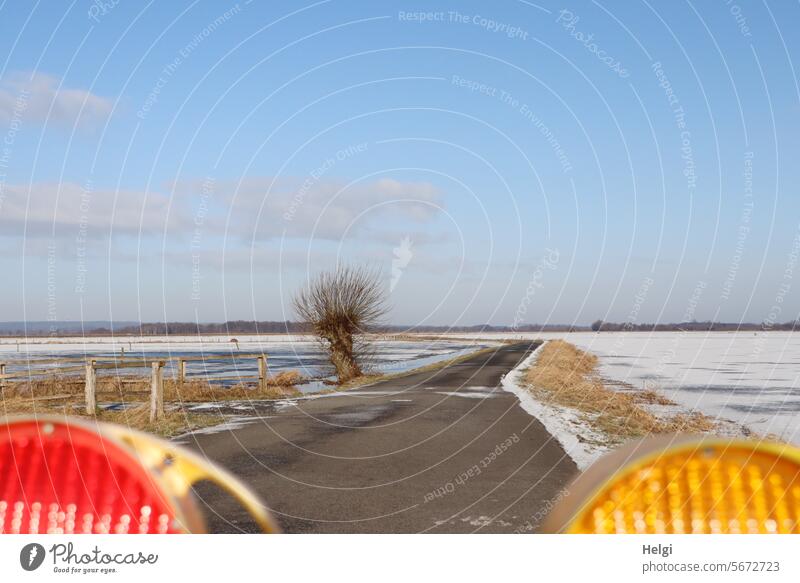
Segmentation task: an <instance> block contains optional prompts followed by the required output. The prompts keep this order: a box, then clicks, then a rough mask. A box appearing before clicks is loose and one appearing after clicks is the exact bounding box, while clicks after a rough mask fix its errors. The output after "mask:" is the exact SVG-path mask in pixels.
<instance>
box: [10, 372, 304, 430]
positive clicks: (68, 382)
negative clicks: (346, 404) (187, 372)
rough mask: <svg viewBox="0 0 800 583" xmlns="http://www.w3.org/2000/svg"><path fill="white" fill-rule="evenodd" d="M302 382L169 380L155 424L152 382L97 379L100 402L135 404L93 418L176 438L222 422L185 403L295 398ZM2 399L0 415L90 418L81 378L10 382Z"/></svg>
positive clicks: (289, 377) (295, 376)
mask: <svg viewBox="0 0 800 583" xmlns="http://www.w3.org/2000/svg"><path fill="white" fill-rule="evenodd" d="M303 380H304V378H303V376H302V375H301V374H300V373H299V372H297V371H285V372H282V373H279V374H277V375H275V376H272V377H269V378H268V379H267V382H266V387H264V388H260V387H254V386H248V385H245V384H244V383H240V384H238V385H235V386H232V387H221V386H219V385H213V384H210V383H208V382H207V381H199V380H187V381H185V382H183V383H180V382H178V381H177V380H175V379H170V378H165V379H164V403H165V406H166V409H167V413H166V415H165V416H164V418H163V419H161V420H159V421H157V422H156V423H154V424H151V423H150V413H149V405H148V403H149V399H150V379H149V378H145V377H133V376H99V377H98V378H97V389H96V397H97V402H98V403H103V402H105V403H108V402H121V403H126V404H129V405H133V406H129V407H127V408H126V409H122V410H116V411H109V410H98V411H97V413H96V414H95V415H93V417H96V418H97V419H99V420H101V421H109V422H112V423H120V424H122V425H127V426H129V427H132V428H134V429H139V430H142V431H148V432H150V433H155V434H157V435H162V436H172V435H177V434H179V433H184V432H186V431H191V430H192V429H196V428H199V427H207V426H209V425H214V424H216V423H220V422H222V421H223V419H222V418H221V417H219V416H214V415H208V414H200V413H194V412H191V411H185V410H183V409H182V408H181V407H180V404H181V403H184V402H220V401H222V402H224V401H230V400H235V399H248V400H249V399H282V398H286V397H293V396H296V395H298V394H299V393H300V392H299V391H298V390H297V388H296V387H295V385H296V384H297V383H299V382H301V381H303ZM0 396H1V397H2V402H0V415H14V414H52V413H56V414H69V415H76V416H84V417H85V416H86V413H85V410H84V407H83V404H84V381H83V379H82V378H77V377H49V378H44V379H31V380H26V381H22V382H8V383H7V384H6V386H5V387H4V388H3V390H2V394H1V395H0Z"/></svg>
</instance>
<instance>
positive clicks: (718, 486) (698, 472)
mask: <svg viewBox="0 0 800 583" xmlns="http://www.w3.org/2000/svg"><path fill="white" fill-rule="evenodd" d="M775 449H776V448H775V447H773V448H772V449H769V450H768V449H761V448H758V447H757V446H754V447H747V446H743V445H728V446H725V447H723V446H720V447H702V448H700V449H691V448H688V449H680V448H677V449H676V450H675V451H672V452H671V451H666V452H663V453H661V454H660V455H659V456H657V457H651V458H648V459H647V460H645V461H643V462H634V463H632V464H631V465H629V466H628V467H625V468H623V470H622V471H620V472H617V474H616V475H615V476H613V477H612V478H611V479H610V480H609V481H608V482H606V483H605V484H604V485H603V486H601V488H600V490H599V491H598V492H597V493H596V494H595V495H594V496H593V497H592V498H591V499H590V500H589V502H588V504H587V505H586V506H584V507H583V509H582V510H581V512H580V513H579V514H578V516H577V517H576V518H575V520H574V521H573V522H572V523H571V525H570V527H569V528H568V532H571V533H600V534H623V533H631V534H653V533H656V534H657V533H676V534H682V533H720V534H724V533H745V534H757V533H800V464H798V462H797V461H796V460H794V459H791V458H788V457H784V456H781V455H780V453H779V451H773V450H775Z"/></svg>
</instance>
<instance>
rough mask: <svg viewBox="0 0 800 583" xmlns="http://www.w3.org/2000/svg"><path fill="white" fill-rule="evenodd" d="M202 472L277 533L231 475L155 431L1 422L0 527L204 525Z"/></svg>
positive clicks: (182, 529) (60, 421)
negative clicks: (199, 494)
mask: <svg viewBox="0 0 800 583" xmlns="http://www.w3.org/2000/svg"><path fill="white" fill-rule="evenodd" d="M200 480H209V481H211V482H214V483H216V484H217V485H219V486H220V487H222V488H223V489H225V490H226V491H228V493H230V494H231V495H232V496H234V497H235V498H236V499H237V500H238V501H239V502H240V503H241V504H242V506H244V507H245V508H246V509H247V511H248V512H249V513H250V515H251V516H252V517H253V519H254V520H255V521H256V522H257V523H258V524H259V526H260V527H261V528H262V530H263V531H264V532H277V531H278V528H277V526H276V524H275V522H274V520H273V519H272V517H271V515H270V514H269V512H268V510H267V509H266V507H265V505H264V504H263V503H262V502H261V501H260V500H259V499H258V498H257V496H255V495H254V494H253V493H252V492H251V491H250V490H249V489H248V488H247V487H246V486H244V485H243V484H242V483H241V482H240V481H239V480H237V479H236V478H235V477H233V476H232V475H230V474H229V473H227V472H226V471H224V470H222V469H220V468H218V467H216V466H214V465H212V464H210V463H208V462H207V461H206V460H204V459H202V458H200V457H199V456H197V455H196V454H194V453H192V452H190V451H188V450H185V449H183V448H180V447H177V446H175V445H173V444H171V443H169V442H167V441H164V440H162V439H158V438H156V437H153V436H151V435H148V434H145V433H141V432H138V431H133V430H130V429H128V428H126V427H122V426H119V425H112V424H108V423H100V422H86V421H82V420H75V419H71V418H66V417H55V416H53V417H50V416H39V417H36V418H30V417H26V418H9V419H6V420H4V421H0V533H9V534H44V533H52V534H79V533H85V534H137V533H138V534H169V533H188V532H205V531H206V527H205V521H204V520H203V516H202V514H201V513H200V512H199V510H198V507H197V504H196V501H195V499H194V495H193V494H192V486H193V485H194V484H195V483H197V482H198V481H200Z"/></svg>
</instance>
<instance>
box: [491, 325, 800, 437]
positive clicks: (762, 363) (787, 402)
mask: <svg viewBox="0 0 800 583" xmlns="http://www.w3.org/2000/svg"><path fill="white" fill-rule="evenodd" d="M522 336H523V337H537V338H542V339H545V340H547V339H553V338H561V339H563V340H565V341H567V342H570V343H572V344H574V345H576V346H578V347H579V348H581V349H583V350H587V351H589V352H592V353H593V354H596V355H597V356H598V357H599V359H600V373H601V374H602V376H603V377H605V378H606V379H609V380H610V381H612V383H614V384H617V388H619V389H620V390H625V389H626V386H627V387H629V388H636V389H642V388H646V389H652V390H655V391H657V392H659V393H661V394H662V395H664V396H665V397H667V398H668V399H670V400H672V401H674V402H675V403H677V404H678V406H679V407H680V408H681V409H684V410H687V411H700V412H702V413H705V414H706V415H709V416H711V417H713V418H715V419H718V420H720V421H722V422H723V423H725V422H733V423H735V424H739V425H743V426H744V427H746V428H748V429H750V430H752V431H754V432H756V433H758V434H760V435H773V436H775V437H777V438H779V439H782V440H786V441H791V442H793V443H797V444H800V334H797V333H792V332H602V333H599V334H598V333H593V332H586V333H583V332H581V333H569V334H568V333H543V334H533V335H527V334H525V335H522ZM482 337H483V338H494V339H500V338H516V337H520V335H518V334H517V335H513V334H488V335H482Z"/></svg>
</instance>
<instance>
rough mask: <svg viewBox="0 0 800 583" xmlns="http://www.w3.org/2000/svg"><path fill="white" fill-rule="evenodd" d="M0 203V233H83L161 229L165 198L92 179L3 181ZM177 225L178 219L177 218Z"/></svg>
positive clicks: (145, 231)
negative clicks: (118, 188)
mask: <svg viewBox="0 0 800 583" xmlns="http://www.w3.org/2000/svg"><path fill="white" fill-rule="evenodd" d="M2 194H3V198H2V206H1V207H0V234H2V235H3V236H7V237H8V236H11V237H18V236H21V235H22V234H23V232H24V231H23V228H24V227H27V229H25V232H26V234H27V235H28V236H32V237H35V236H39V235H44V236H50V235H51V234H53V229H54V228H55V237H57V238H58V237H68V238H74V237H76V236H78V235H82V236H83V237H84V238H89V239H91V238H96V237H101V236H107V235H108V234H109V233H111V232H117V233H120V232H121V233H124V234H136V233H138V232H139V231H140V230H141V231H142V232H143V233H146V234H147V233H163V231H164V228H165V220H166V216H167V208H168V204H169V199H168V198H167V197H166V196H164V195H163V194H160V193H150V194H146V193H144V192H139V191H132V190H124V191H120V192H118V193H117V192H114V191H113V190H97V189H95V188H94V187H93V186H92V185H91V184H86V185H83V186H82V185H79V184H75V183H71V182H66V183H62V184H60V185H59V184H57V183H47V182H44V183H34V184H32V185H31V186H30V187H28V186H21V185H7V186H5V188H4V190H3V193H2ZM176 224H178V222H177V221H176Z"/></svg>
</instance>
